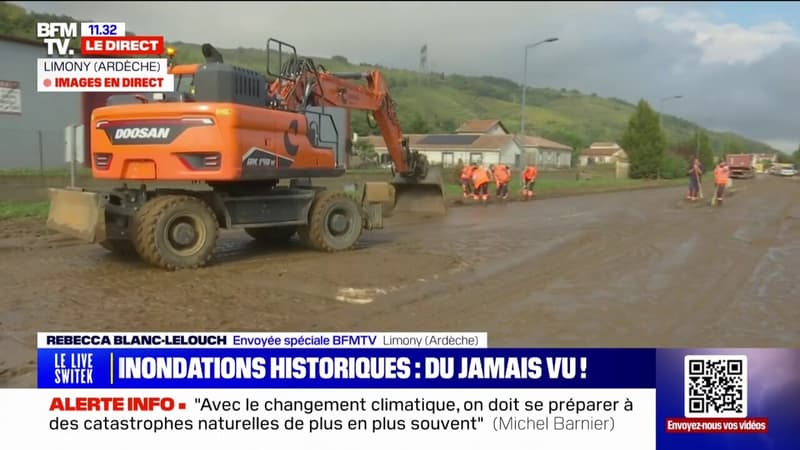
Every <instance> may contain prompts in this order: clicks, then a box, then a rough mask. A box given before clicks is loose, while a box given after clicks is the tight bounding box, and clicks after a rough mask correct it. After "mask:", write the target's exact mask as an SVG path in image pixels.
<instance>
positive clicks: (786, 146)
mask: <svg viewBox="0 0 800 450" xmlns="http://www.w3.org/2000/svg"><path fill="white" fill-rule="evenodd" d="M764 142H766V143H767V144H769V145H771V146H772V147H773V148H777V149H778V150H782V151H783V152H785V153H792V152H794V151H795V150H797V145H798V142H797V141H792V140H787V139H767V140H765V141H764Z"/></svg>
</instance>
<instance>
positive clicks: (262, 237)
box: [244, 226, 297, 244]
mask: <svg viewBox="0 0 800 450" xmlns="http://www.w3.org/2000/svg"><path fill="white" fill-rule="evenodd" d="M244 232H245V233H247V234H248V235H249V236H250V237H251V238H253V239H255V240H256V241H257V242H259V243H265V244H284V243H286V242H289V240H291V239H292V237H293V236H294V235H295V234H296V233H297V227H294V226H288V227H259V228H245V229H244Z"/></svg>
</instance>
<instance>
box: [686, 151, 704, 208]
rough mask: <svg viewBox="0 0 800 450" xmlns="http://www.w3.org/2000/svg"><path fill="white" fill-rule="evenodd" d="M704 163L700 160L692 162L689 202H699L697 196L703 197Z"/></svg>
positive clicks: (696, 159)
mask: <svg viewBox="0 0 800 450" xmlns="http://www.w3.org/2000/svg"><path fill="white" fill-rule="evenodd" d="M703 170H704V168H703V163H701V162H700V159H699V158H695V159H694V161H692V165H691V167H689V193H688V194H687V195H686V199H687V200H689V201H695V200H697V196H698V195H700V197H701V198H702V197H703V190H702V189H703V188H702V176H703Z"/></svg>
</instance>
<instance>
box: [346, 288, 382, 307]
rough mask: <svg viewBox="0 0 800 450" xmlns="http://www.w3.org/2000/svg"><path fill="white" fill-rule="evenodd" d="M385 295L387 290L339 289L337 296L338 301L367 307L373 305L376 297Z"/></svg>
mask: <svg viewBox="0 0 800 450" xmlns="http://www.w3.org/2000/svg"><path fill="white" fill-rule="evenodd" d="M385 294H386V290H384V289H378V288H371V289H356V288H339V292H338V293H337V294H336V300H338V301H340V302H343V303H350V304H354V305H366V304H368V303H372V302H373V301H374V300H375V297H376V296H378V295H385Z"/></svg>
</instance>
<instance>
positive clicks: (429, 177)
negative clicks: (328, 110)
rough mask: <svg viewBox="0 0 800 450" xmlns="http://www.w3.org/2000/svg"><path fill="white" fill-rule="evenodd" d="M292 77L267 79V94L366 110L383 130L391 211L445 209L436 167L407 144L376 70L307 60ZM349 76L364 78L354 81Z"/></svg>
mask: <svg viewBox="0 0 800 450" xmlns="http://www.w3.org/2000/svg"><path fill="white" fill-rule="evenodd" d="M301 67H305V70H304V71H300V73H299V75H297V76H295V77H294V78H293V79H292V80H289V81H287V80H285V79H278V80H275V81H274V82H273V83H272V85H271V87H270V88H271V89H270V90H271V92H272V94H273V95H276V96H278V97H279V98H282V99H284V101H285V103H286V106H287V107H288V108H289V109H294V110H301V109H303V108H304V107H306V106H323V107H324V106H332V107H341V108H348V109H355V110H363V111H368V112H369V113H371V114H372V116H373V117H374V119H375V122H376V123H377V127H378V129H379V130H380V132H381V135H382V136H383V139H384V142H385V143H386V148H387V151H388V153H389V157H390V158H391V160H392V163H393V172H394V178H393V179H392V181H391V184H392V186H393V187H394V192H395V201H394V207H393V209H392V210H393V211H397V212H411V213H423V214H437V215H441V214H445V213H446V210H447V208H446V204H445V198H444V189H443V184H442V176H441V173H440V172H439V171H437V170H431V167H430V164H429V162H428V159H427V157H426V156H425V155H424V154H422V153H419V152H417V151H413V150H411V149H410V147H409V143H408V138H406V137H404V136H403V133H402V131H401V128H400V122H399V120H398V118H397V114H396V109H395V103H394V101H393V100H392V98H391V96H390V95H389V89H388V86H387V84H386V81H385V79H384V77H383V75H382V74H381V72H379V71H371V72H354V73H331V72H326V71H319V70H317V68H316V67H315V66H314V64H313V63H311V62H306V63H305V64H301ZM355 80H365V81H366V82H367V83H366V85H364V84H359V83H356V82H354V81H355Z"/></svg>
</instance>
